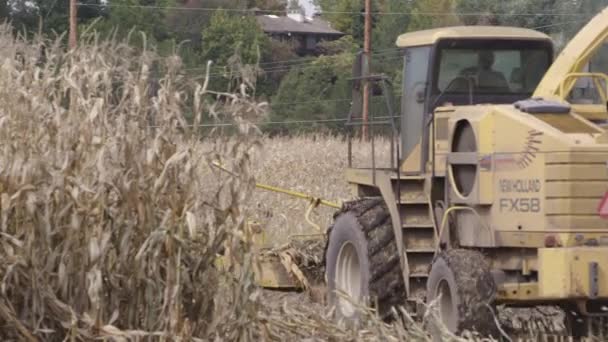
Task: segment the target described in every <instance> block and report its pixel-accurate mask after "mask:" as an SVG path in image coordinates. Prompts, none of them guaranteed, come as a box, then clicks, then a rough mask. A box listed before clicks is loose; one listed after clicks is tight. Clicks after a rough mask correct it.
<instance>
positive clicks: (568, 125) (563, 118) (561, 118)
mask: <svg viewBox="0 0 608 342" xmlns="http://www.w3.org/2000/svg"><path fill="white" fill-rule="evenodd" d="M534 117H535V118H537V119H540V120H542V121H544V122H546V123H548V124H549V125H551V126H553V127H555V128H557V129H559V130H560V131H562V132H564V133H600V132H601V130H600V129H599V128H597V127H595V126H593V125H591V124H590V123H588V122H587V121H584V120H582V119H581V118H578V117H576V116H573V115H565V114H535V115H534Z"/></svg>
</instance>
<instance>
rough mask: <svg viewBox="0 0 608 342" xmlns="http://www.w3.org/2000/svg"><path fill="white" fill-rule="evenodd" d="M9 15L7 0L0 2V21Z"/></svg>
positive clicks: (0, 0)
mask: <svg viewBox="0 0 608 342" xmlns="http://www.w3.org/2000/svg"><path fill="white" fill-rule="evenodd" d="M10 14H11V13H10V10H9V5H8V0H0V20H4V19H7V18H9V17H10Z"/></svg>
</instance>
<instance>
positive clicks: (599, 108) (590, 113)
mask: <svg viewBox="0 0 608 342" xmlns="http://www.w3.org/2000/svg"><path fill="white" fill-rule="evenodd" d="M572 110H573V111H574V112H575V113H576V114H578V115H580V116H582V117H584V118H585V119H587V120H606V119H608V111H606V106H605V105H603V104H573V105H572Z"/></svg>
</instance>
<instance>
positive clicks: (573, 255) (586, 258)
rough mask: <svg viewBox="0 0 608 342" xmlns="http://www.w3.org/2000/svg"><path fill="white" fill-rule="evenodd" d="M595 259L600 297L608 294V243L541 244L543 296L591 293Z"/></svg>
mask: <svg viewBox="0 0 608 342" xmlns="http://www.w3.org/2000/svg"><path fill="white" fill-rule="evenodd" d="M592 262H595V263H597V264H598V265H599V267H598V277H597V278H598V284H597V290H598V293H597V297H602V298H605V297H608V270H607V267H608V247H572V248H540V249H539V250H538V265H539V273H538V275H539V295H540V296H541V297H543V298H589V297H591V296H592V284H591V281H590V279H591V274H590V263H592Z"/></svg>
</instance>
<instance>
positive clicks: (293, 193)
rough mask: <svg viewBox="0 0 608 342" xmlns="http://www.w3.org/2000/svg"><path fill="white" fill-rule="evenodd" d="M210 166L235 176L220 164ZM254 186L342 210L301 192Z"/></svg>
mask: <svg viewBox="0 0 608 342" xmlns="http://www.w3.org/2000/svg"><path fill="white" fill-rule="evenodd" d="M212 164H213V166H215V167H217V168H218V169H220V170H222V171H225V172H227V173H229V174H231V175H235V173H234V172H232V171H230V170H228V169H227V168H225V167H224V166H222V165H221V164H220V163H217V162H213V163H212ZM255 186H256V188H258V189H262V190H266V191H272V192H276V193H281V194H285V195H289V196H291V197H296V198H301V199H306V200H309V201H310V202H311V203H314V206H315V207H316V206H318V205H324V206H326V207H330V208H335V209H340V208H342V206H340V205H339V204H338V203H335V202H331V201H326V200H323V199H320V198H318V197H314V196H311V195H307V194H305V193H302V192H298V191H293V190H289V189H283V188H279V187H276V186H272V185H268V184H262V183H255Z"/></svg>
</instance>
